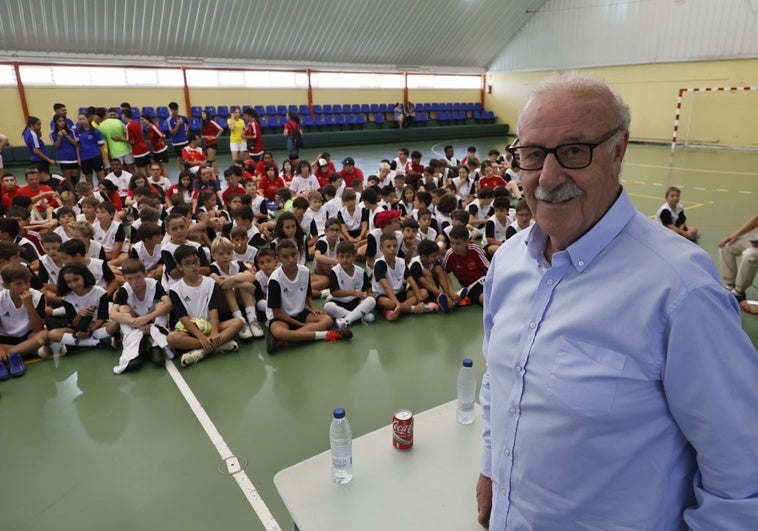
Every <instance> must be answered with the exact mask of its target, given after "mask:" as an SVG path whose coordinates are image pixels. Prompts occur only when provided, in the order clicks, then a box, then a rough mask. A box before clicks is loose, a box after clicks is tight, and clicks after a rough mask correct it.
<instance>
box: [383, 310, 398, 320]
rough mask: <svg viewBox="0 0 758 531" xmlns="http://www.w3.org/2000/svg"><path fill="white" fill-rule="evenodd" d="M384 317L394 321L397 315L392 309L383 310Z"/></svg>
mask: <svg viewBox="0 0 758 531" xmlns="http://www.w3.org/2000/svg"><path fill="white" fill-rule="evenodd" d="M382 315H384V318H385V319H387V320H388V321H395V320H396V319H397V315H396V314H395V313H394V312H393V311H392V310H384V313H382Z"/></svg>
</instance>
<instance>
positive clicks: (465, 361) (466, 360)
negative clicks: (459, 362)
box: [463, 358, 474, 367]
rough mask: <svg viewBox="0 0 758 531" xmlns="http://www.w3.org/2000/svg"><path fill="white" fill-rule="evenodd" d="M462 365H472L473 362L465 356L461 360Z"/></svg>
mask: <svg viewBox="0 0 758 531" xmlns="http://www.w3.org/2000/svg"><path fill="white" fill-rule="evenodd" d="M463 366H464V367H473V366H474V362H473V361H471V360H470V359H469V358H466V359H465V360H463Z"/></svg>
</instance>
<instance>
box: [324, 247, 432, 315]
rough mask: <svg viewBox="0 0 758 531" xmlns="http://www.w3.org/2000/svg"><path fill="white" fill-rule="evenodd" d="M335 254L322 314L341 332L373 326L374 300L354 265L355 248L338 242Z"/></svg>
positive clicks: (359, 269)
mask: <svg viewBox="0 0 758 531" xmlns="http://www.w3.org/2000/svg"><path fill="white" fill-rule="evenodd" d="M436 247H437V246H436V245H435V248H436ZM336 253H337V265H335V266H334V267H332V270H331V271H330V272H329V291H330V295H329V296H328V297H327V299H326V302H325V303H324V311H325V312H326V313H328V314H329V315H330V316H331V317H332V318H334V320H335V324H336V325H337V328H340V329H345V328H347V327H348V326H350V325H351V324H353V323H354V322H355V321H358V320H361V321H364V322H373V321H374V319H375V318H376V317H375V315H374V313H373V312H372V311H371V310H373V309H374V306H376V299H374V297H373V296H372V291H371V282H370V281H369V278H368V275H367V274H366V272H365V271H364V270H363V269H361V268H360V267H358V266H356V265H355V264H354V263H353V262H354V261H355V254H356V252H355V244H354V243H353V242H350V241H341V242H339V243H338V244H337V249H336Z"/></svg>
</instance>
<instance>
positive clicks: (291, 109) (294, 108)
mask: <svg viewBox="0 0 758 531" xmlns="http://www.w3.org/2000/svg"><path fill="white" fill-rule="evenodd" d="M305 110H306V112H307V111H308V106H307V105H305ZM287 112H300V111H298V108H297V105H290V106H289V107H287ZM284 114H287V113H284Z"/></svg>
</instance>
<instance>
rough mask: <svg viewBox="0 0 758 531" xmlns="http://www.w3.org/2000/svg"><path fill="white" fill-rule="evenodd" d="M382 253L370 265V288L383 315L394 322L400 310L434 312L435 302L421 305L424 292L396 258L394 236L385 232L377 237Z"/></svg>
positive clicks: (435, 309) (424, 296)
mask: <svg viewBox="0 0 758 531" xmlns="http://www.w3.org/2000/svg"><path fill="white" fill-rule="evenodd" d="M379 246H380V249H381V252H382V256H381V257H380V258H379V259H377V261H376V263H375V264H374V280H373V284H372V288H373V290H374V293H376V303H377V305H378V306H379V308H380V309H381V310H382V311H383V315H384V318H385V319H387V320H388V321H394V320H396V319H397V318H398V317H400V314H401V313H424V312H435V311H437V310H438V309H439V307H438V306H437V304H435V303H428V304H424V300H425V299H426V297H427V295H428V293H427V291H426V290H425V289H419V287H418V285H417V284H416V281H415V280H414V279H413V276H412V275H411V272H410V270H409V269H408V267H407V266H406V264H405V261H404V260H399V259H398V258H397V250H398V243H397V235H396V234H395V233H394V232H386V233H384V234H382V236H381V238H380V239H379Z"/></svg>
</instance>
